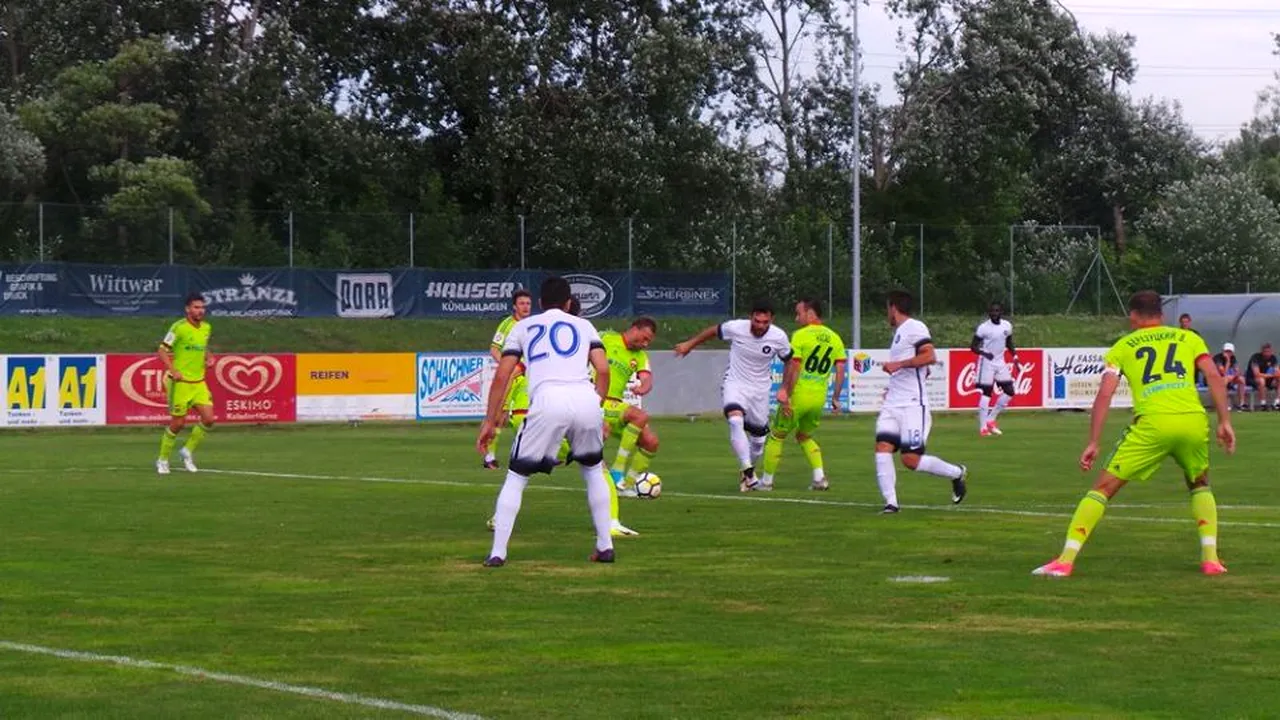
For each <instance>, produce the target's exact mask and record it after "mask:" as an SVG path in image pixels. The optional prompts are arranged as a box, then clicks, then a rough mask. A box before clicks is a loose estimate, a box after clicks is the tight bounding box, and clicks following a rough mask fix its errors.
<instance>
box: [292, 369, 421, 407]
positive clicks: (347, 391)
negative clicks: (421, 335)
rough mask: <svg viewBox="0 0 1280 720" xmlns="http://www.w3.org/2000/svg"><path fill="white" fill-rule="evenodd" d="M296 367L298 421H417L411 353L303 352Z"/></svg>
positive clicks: (415, 371)
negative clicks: (415, 419)
mask: <svg viewBox="0 0 1280 720" xmlns="http://www.w3.org/2000/svg"><path fill="white" fill-rule="evenodd" d="M297 365H298V370H297V372H298V420H299V421H307V420H325V421H330V420H393V419H395V420H412V419H414V418H416V417H417V410H416V403H415V394H416V392H417V382H416V374H417V356H416V355H414V354H413V353H335V354H318V353H314V354H313V353H308V354H302V355H298V356H297Z"/></svg>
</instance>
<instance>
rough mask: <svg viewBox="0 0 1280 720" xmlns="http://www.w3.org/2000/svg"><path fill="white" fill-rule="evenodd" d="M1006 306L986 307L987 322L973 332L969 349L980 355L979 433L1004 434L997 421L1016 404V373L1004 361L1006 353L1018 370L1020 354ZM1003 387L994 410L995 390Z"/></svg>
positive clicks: (997, 304)
mask: <svg viewBox="0 0 1280 720" xmlns="http://www.w3.org/2000/svg"><path fill="white" fill-rule="evenodd" d="M1003 315H1004V306H1003V305H1001V304H1000V303H998V302H993V303H991V306H990V307H988V308H987V319H986V320H984V321H983V322H982V323H981V324H980V325H978V327H977V329H975V330H974V331H973V341H972V342H970V343H969V349H970V350H972V351H973V352H974V354H975V355H977V356H978V390H979V391H981V393H982V396H981V397H980V398H978V434H980V435H982V436H983V437H986V436H988V435H1003V434H1004V433H1002V432H1001V431H1000V426H998V425H996V418H997V417H999V416H1000V411H1002V410H1004V409H1005V408H1006V407H1008V406H1009V403H1011V402H1013V396H1014V387H1013V374H1012V373H1010V372H1009V365H1008V363H1006V362H1005V361H1004V351H1005V350H1008V351H1009V352H1010V353H1011V354H1012V355H1013V369H1014V370H1017V369H1018V351H1017V349H1016V348H1015V347H1014V346H1013V323H1011V322H1009V321H1008V320H1005V319H1004V318H1003V317H1002V316H1003ZM996 387H999V388H1000V397H999V398H998V399H996V404H995V407H991V396H992V395H993V394H994V392H995V388H996Z"/></svg>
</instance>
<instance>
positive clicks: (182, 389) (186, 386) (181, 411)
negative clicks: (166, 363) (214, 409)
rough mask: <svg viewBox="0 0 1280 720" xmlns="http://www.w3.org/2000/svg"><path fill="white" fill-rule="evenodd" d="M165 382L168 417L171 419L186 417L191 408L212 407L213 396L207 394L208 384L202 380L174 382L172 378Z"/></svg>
mask: <svg viewBox="0 0 1280 720" xmlns="http://www.w3.org/2000/svg"><path fill="white" fill-rule="evenodd" d="M165 382H167V383H168V388H167V389H168V393H169V415H170V416H172V417H186V415H187V413H189V412H191V408H193V407H198V406H201V405H213V394H212V393H210V392H209V385H208V383H206V382H204V381H203V380H201V381H200V382H174V381H173V378H169V379H167V380H166V381H165Z"/></svg>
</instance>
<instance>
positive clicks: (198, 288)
mask: <svg viewBox="0 0 1280 720" xmlns="http://www.w3.org/2000/svg"><path fill="white" fill-rule="evenodd" d="M299 272H304V273H305V272H308V271H306V270H303V271H299ZM294 275H295V271H293V270H290V269H287V268H240V269H226V268H218V269H212V268H192V269H191V273H190V276H189V282H190V285H191V289H192V291H194V292H199V293H200V294H202V295H204V302H205V308H206V310H207V311H208V313H209V317H257V318H266V317H296V316H298V315H299V314H300V312H299V310H300V308H299V297H298V291H297V288H296V284H295V282H294Z"/></svg>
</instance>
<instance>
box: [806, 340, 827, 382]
mask: <svg viewBox="0 0 1280 720" xmlns="http://www.w3.org/2000/svg"><path fill="white" fill-rule="evenodd" d="M821 350H822V348H820V347H818V348H814V350H813V352H811V353H809V357H808V358H806V359H805V361H804V371H805V372H807V373H816V374H818V375H826V374H827V373H828V372H830V371H831V348H830V347H828V348H827V352H826V354H824V355H822V356H819V355H818V353H819V352H820V351H821Z"/></svg>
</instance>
